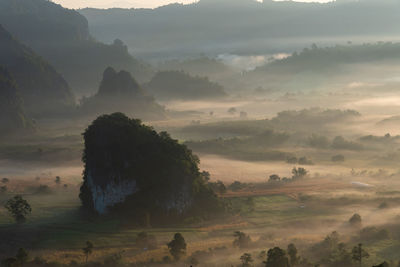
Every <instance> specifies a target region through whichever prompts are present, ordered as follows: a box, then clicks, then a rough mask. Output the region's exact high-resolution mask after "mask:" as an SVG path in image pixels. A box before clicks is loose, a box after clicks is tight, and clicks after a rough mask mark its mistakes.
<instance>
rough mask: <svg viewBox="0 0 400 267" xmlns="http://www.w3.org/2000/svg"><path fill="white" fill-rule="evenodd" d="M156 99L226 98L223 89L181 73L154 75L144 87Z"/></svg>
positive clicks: (202, 79) (172, 72) (201, 78)
mask: <svg viewBox="0 0 400 267" xmlns="http://www.w3.org/2000/svg"><path fill="white" fill-rule="evenodd" d="M146 88H148V89H149V90H150V91H151V92H152V93H154V94H155V95H156V97H157V98H164V99H165V98H167V99H207V98H218V97H224V96H226V93H225V91H224V88H223V87H222V86H221V85H219V84H217V83H213V82H210V81H209V80H208V78H206V77H193V76H191V75H189V74H187V73H184V72H182V71H162V72H158V73H156V75H155V76H154V77H153V78H152V80H151V81H150V82H149V83H148V84H147V85H146Z"/></svg>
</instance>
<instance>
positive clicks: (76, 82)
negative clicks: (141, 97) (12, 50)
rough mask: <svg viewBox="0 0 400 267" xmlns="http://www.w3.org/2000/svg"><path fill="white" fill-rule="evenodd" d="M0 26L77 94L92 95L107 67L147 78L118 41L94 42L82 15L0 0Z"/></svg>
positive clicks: (29, 1)
mask: <svg viewBox="0 0 400 267" xmlns="http://www.w3.org/2000/svg"><path fill="white" fill-rule="evenodd" d="M0 24H2V25H3V26H4V28H5V29H7V30H8V31H9V32H10V33H11V34H12V35H13V36H14V37H16V38H17V39H18V40H20V41H21V42H22V43H23V44H25V45H28V46H29V47H31V48H32V49H33V50H34V51H35V52H36V53H38V54H39V55H41V56H43V57H44V58H45V59H46V60H47V61H49V62H50V63H51V64H52V65H53V66H54V67H55V68H56V69H57V71H59V72H60V73H61V74H62V75H63V76H64V77H65V79H66V80H67V81H68V83H69V84H70V86H71V88H73V90H74V91H75V93H76V94H77V95H82V94H92V93H94V92H95V91H96V89H97V88H98V85H99V82H100V80H101V74H102V72H103V70H104V69H105V68H106V67H108V66H112V67H115V68H116V69H126V70H128V71H129V72H131V73H133V74H134V75H135V77H137V78H138V79H139V80H140V79H149V78H150V74H149V72H150V71H149V69H148V66H147V65H145V64H143V63H141V62H140V61H138V60H136V59H135V58H133V57H132V56H131V55H130V54H129V53H128V50H127V48H126V46H125V45H124V44H123V43H122V42H121V41H120V40H115V41H114V42H113V43H112V44H110V45H108V44H104V43H101V42H98V41H96V40H95V39H94V38H93V37H92V36H91V35H90V33H89V29H88V22H87V20H86V18H85V17H84V16H82V15H81V14H79V13H78V12H76V11H74V10H69V9H65V8H63V7H62V6H60V5H57V4H54V3H52V2H51V1H47V0H1V1H0Z"/></svg>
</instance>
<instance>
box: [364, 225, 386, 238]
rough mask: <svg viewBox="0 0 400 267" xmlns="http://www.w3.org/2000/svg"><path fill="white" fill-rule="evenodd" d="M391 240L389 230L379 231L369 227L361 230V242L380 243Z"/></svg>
mask: <svg viewBox="0 0 400 267" xmlns="http://www.w3.org/2000/svg"><path fill="white" fill-rule="evenodd" d="M388 238H390V232H389V231H388V230H387V229H378V228H376V227H374V226H369V227H365V228H363V229H361V231H360V240H361V241H379V240H384V239H388Z"/></svg>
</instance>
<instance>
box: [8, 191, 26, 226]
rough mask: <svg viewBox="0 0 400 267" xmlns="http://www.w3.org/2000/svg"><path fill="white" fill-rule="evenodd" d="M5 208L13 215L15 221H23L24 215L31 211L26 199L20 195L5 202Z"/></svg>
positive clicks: (24, 219)
mask: <svg viewBox="0 0 400 267" xmlns="http://www.w3.org/2000/svg"><path fill="white" fill-rule="evenodd" d="M5 208H6V209H7V210H8V212H9V213H10V214H11V216H13V217H14V219H15V221H16V222H17V223H24V222H25V221H26V216H27V215H28V214H30V213H31V212H32V208H31V206H30V205H29V203H28V201H26V200H25V199H23V198H22V197H21V196H15V197H13V198H11V199H9V200H8V201H7V202H6V205H5Z"/></svg>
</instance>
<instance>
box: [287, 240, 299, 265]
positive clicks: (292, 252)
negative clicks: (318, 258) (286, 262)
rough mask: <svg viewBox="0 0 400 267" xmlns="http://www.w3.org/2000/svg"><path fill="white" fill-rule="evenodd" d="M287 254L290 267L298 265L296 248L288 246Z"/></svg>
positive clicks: (292, 245)
mask: <svg viewBox="0 0 400 267" xmlns="http://www.w3.org/2000/svg"><path fill="white" fill-rule="evenodd" d="M287 253H288V255H289V259H290V264H291V265H292V266H295V265H297V264H298V263H299V259H300V257H299V256H297V248H296V246H295V245H294V244H293V243H292V244H289V245H288V248H287Z"/></svg>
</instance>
